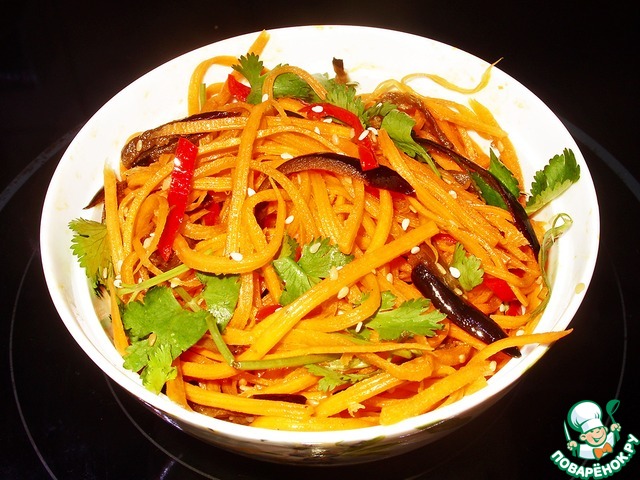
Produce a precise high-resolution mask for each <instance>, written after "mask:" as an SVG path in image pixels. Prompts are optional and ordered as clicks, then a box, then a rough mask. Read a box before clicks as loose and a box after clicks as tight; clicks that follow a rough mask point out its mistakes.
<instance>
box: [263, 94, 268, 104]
mask: <svg viewBox="0 0 640 480" xmlns="http://www.w3.org/2000/svg"><path fill="white" fill-rule="evenodd" d="M267 100H269V94H268V93H265V94H264V95H262V101H263V102H266V101H267Z"/></svg>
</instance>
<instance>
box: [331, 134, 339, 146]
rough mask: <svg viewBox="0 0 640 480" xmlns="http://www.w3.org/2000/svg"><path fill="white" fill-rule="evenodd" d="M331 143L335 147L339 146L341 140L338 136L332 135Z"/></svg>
mask: <svg viewBox="0 0 640 480" xmlns="http://www.w3.org/2000/svg"><path fill="white" fill-rule="evenodd" d="M331 143H333V144H334V145H338V143H340V138H338V135H337V134H335V133H334V134H333V135H331Z"/></svg>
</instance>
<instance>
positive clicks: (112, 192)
mask: <svg viewBox="0 0 640 480" xmlns="http://www.w3.org/2000/svg"><path fill="white" fill-rule="evenodd" d="M116 182H117V179H116V174H115V172H114V171H113V169H111V168H110V167H105V169H104V210H105V222H106V224H107V232H108V237H109V246H110V247H111V261H112V263H113V268H114V270H115V273H116V275H118V274H119V273H120V265H121V263H122V261H123V260H124V257H125V253H124V248H123V246H122V231H121V230H120V222H119V219H118V192H117V187H116Z"/></svg>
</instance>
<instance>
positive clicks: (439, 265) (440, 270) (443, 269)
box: [436, 262, 447, 275]
mask: <svg viewBox="0 0 640 480" xmlns="http://www.w3.org/2000/svg"><path fill="white" fill-rule="evenodd" d="M436 268H437V269H438V272H440V275H445V274H446V273H447V269H446V268H444V267H443V266H442V264H441V263H437V262H436Z"/></svg>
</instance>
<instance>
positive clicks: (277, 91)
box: [232, 53, 313, 105]
mask: <svg viewBox="0 0 640 480" xmlns="http://www.w3.org/2000/svg"><path fill="white" fill-rule="evenodd" d="M238 61H239V64H238V65H233V67H232V68H233V69H234V70H236V71H238V72H240V73H241V74H242V75H244V77H245V78H246V79H247V80H248V81H249V85H250V86H251V92H250V93H249V95H248V96H247V102H248V103H252V104H254V105H255V104H258V103H260V102H261V101H262V85H263V84H264V79H265V77H266V74H263V73H262V70H263V69H264V64H263V63H262V60H260V57H259V56H258V55H256V54H255V53H249V54H248V55H246V56H244V55H243V56H241V57H240V58H239V59H238ZM273 95H274V97H276V98H280V97H295V98H303V99H307V98H311V96H312V95H313V90H312V88H311V87H310V86H309V84H308V83H307V82H305V81H304V80H302V79H301V78H300V77H298V76H297V75H295V74H293V73H283V74H282V75H278V77H277V78H276V79H275V81H274V83H273Z"/></svg>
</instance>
